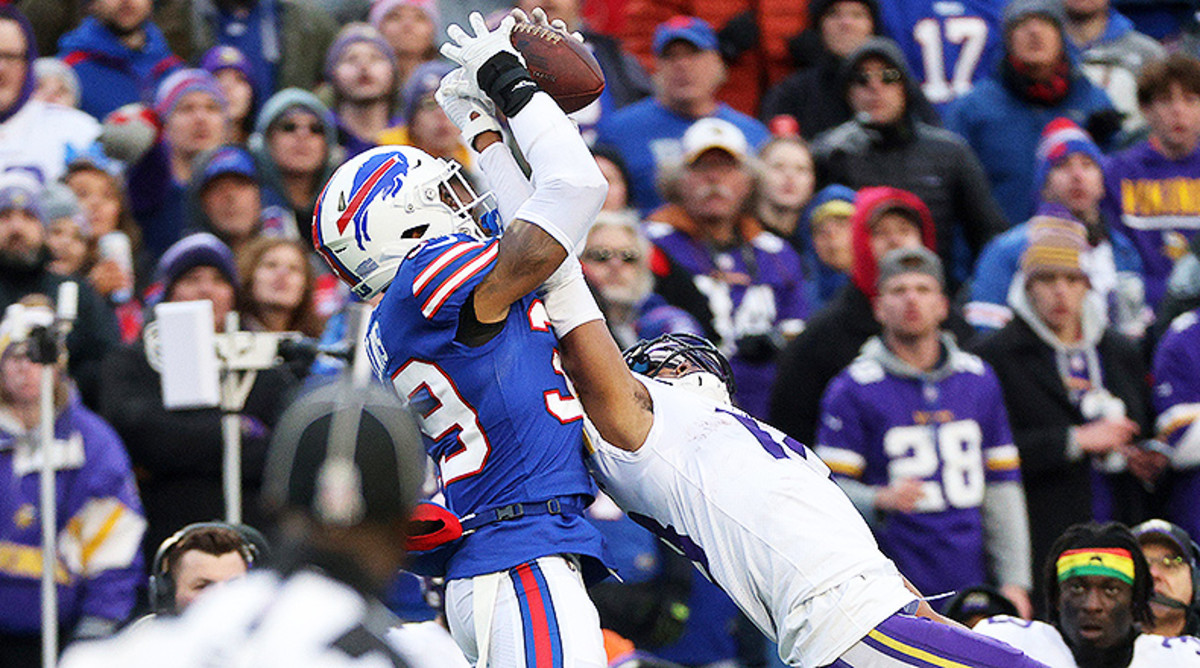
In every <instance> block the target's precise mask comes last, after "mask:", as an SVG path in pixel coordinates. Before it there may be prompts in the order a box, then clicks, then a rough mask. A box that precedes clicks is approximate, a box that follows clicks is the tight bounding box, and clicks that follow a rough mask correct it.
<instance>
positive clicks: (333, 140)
mask: <svg viewBox="0 0 1200 668" xmlns="http://www.w3.org/2000/svg"><path fill="white" fill-rule="evenodd" d="M297 107H299V108H300V109H303V110H304V111H307V112H308V113H310V114H312V115H314V116H316V117H317V118H318V119H320V121H321V125H323V126H324V127H325V142H326V144H327V145H328V146H329V147H330V148H333V147H334V146H336V145H337V121H335V120H334V118H333V113H332V112H330V111H329V107H326V106H325V103H324V102H321V100H320V99H319V98H318V97H317V96H316V95H313V94H312V93H310V92H308V91H306V90H304V89H303V88H284V89H283V90H281V91H279V92H278V93H275V94H274V95H272V96H271V97H270V98H269V99H267V101H266V103H265V104H263V107H262V111H260V112H258V118H257V119H255V121H254V132H255V134H258V135H261V136H265V135H266V134H267V129H268V128H270V127H271V125H272V124H273V123H274V122H275V121H277V120H279V119H280V117H282V116H284V115H285V114H287V113H288V112H289V111H291V110H292V109H295V108H297Z"/></svg>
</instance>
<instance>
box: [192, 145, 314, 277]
mask: <svg viewBox="0 0 1200 668" xmlns="http://www.w3.org/2000/svg"><path fill="white" fill-rule="evenodd" d="M258 178H259V177H258V168H257V167H256V166H255V164H254V157H253V156H251V155H250V154H249V153H247V152H246V151H244V150H243V149H240V148H238V147H236V146H222V147H221V148H219V149H217V150H215V151H212V152H210V153H206V154H204V155H201V156H200V157H198V158H197V159H196V174H195V176H194V177H193V178H192V184H191V186H190V187H189V192H188V218H189V221H190V228H191V231H192V232H211V233H212V234H213V235H215V236H216V237H217V238H218V239H220V240H221V241H222V242H224V243H225V245H226V246H229V248H230V250H232V251H233V253H234V255H237V254H239V253H241V250H242V248H243V247H244V246H245V245H246V244H247V243H249V242H250V241H253V240H254V239H256V238H258V236H259V235H261V234H263V233H264V232H268V233H270V234H272V235H273V236H282V234H283V231H281V230H264V228H263V214H264V211H263V206H262V186H261V185H260V184H259V180H258ZM293 229H294V226H288V228H287V231H288V232H290V231H292V230H293Z"/></svg>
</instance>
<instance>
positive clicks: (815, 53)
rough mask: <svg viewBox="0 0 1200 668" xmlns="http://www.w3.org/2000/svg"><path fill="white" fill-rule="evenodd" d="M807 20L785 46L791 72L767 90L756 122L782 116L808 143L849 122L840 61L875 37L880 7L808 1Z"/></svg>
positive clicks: (870, 1) (871, 1)
mask: <svg viewBox="0 0 1200 668" xmlns="http://www.w3.org/2000/svg"><path fill="white" fill-rule="evenodd" d="M808 16H809V20H808V22H809V28H808V29H807V30H805V31H804V32H802V33H800V34H799V35H797V36H796V37H794V38H792V40H791V42H789V44H788V47H789V50H790V51H791V52H792V60H793V61H794V62H795V64H796V71H795V72H794V73H792V74H790V75H788V77H787V78H785V79H783V80H782V81H780V82H779V83H777V84H775V85H774V86H772V87H771V88H770V89H769V90H767V94H766V95H765V96H764V97H763V101H762V108H761V109H760V110H759V118H761V119H762V120H763V122H767V121H769V120H771V119H772V118H774V117H775V116H778V115H779V114H787V115H789V116H791V117H792V118H795V119H796V121H797V122H798V123H799V124H800V135H801V136H802V137H804V138H805V139H808V140H810V141H811V140H812V139H813V138H814V137H816V136H817V135H819V134H821V133H822V132H824V131H826V130H828V129H830V128H834V127H837V126H839V125H841V124H842V123H845V122H846V121H848V120H850V118H851V116H852V114H853V112H852V111H851V110H850V105H849V104H848V103H847V102H846V98H845V96H844V95H841V94H840V93H839V91H840V88H841V86H840V85H839V79H840V75H841V68H842V62H843V59H844V58H846V56H848V55H850V54H851V53H852V52H853V51H854V50H855V49H857V48H858V47H860V46H862V45H863V43H864V42H866V41H867V39H868V38H870V37H871V36H872V35H877V34H879V5H878V4H877V3H876V0H812V1H811V2H809V3H808Z"/></svg>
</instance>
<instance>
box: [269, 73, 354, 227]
mask: <svg viewBox="0 0 1200 668" xmlns="http://www.w3.org/2000/svg"><path fill="white" fill-rule="evenodd" d="M254 134H255V137H252V138H251V141H250V149H251V153H253V154H254V158H255V161H256V162H257V163H258V168H259V173H260V174H262V177H263V185H264V186H265V188H264V191H265V192H264V193H263V201H264V202H266V203H267V204H268V205H279V206H282V207H284V208H285V209H288V210H290V212H291V220H292V221H294V225H295V227H296V234H295V236H297V237H299V238H301V239H307V238H309V236H311V234H312V233H311V230H310V228H311V226H312V212H313V207H314V205H315V204H316V201H317V195H319V194H321V188H322V187H323V186H324V185H325V182H326V181H328V180H329V177H330V175H332V174H333V170H334V168H335V167H337V165H338V164H340V163H341V156H340V151H339V150H336V149H337V127H336V123H335V121H334V119H333V114H331V113H329V109H328V108H327V107H326V106H325V105H324V104H322V103H321V101H320V100H318V99H317V97H316V96H315V95H313V94H312V93H310V92H308V91H305V90H300V89H298V88H289V89H287V90H281V91H279V92H278V93H276V94H275V95H273V96H271V99H269V100H267V102H266V104H264V105H263V109H262V111H260V112H259V114H258V120H257V121H256V122H255V123H254Z"/></svg>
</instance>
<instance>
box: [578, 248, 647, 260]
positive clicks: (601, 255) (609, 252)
mask: <svg viewBox="0 0 1200 668" xmlns="http://www.w3.org/2000/svg"><path fill="white" fill-rule="evenodd" d="M614 257H615V258H620V260H621V262H623V263H624V264H637V263H638V261H640V260H641V259H642V256H641V254H640V253H638V252H637V251H632V250H613V249H611V248H591V249H588V250H586V251H584V252H583V259H584V260H587V261H588V262H595V263H596V264H604V263H605V262H608V261H609V260H611V259H613V258H614Z"/></svg>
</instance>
